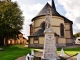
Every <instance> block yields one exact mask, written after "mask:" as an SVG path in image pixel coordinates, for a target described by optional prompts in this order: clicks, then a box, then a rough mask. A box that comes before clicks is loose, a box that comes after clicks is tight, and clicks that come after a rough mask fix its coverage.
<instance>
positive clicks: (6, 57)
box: [0, 45, 80, 60]
mask: <svg viewBox="0 0 80 60" xmlns="http://www.w3.org/2000/svg"><path fill="white" fill-rule="evenodd" d="M23 46H24V45H11V46H6V47H4V46H0V47H2V48H3V51H0V60H15V59H16V58H18V57H20V56H24V55H26V54H28V53H30V52H31V48H27V47H23ZM34 50H36V51H39V49H34ZM57 50H58V53H60V51H61V48H58V49H57ZM64 51H65V52H66V53H68V54H69V55H75V54H76V53H78V52H80V47H77V48H65V49H64Z"/></svg>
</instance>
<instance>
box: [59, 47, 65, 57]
mask: <svg viewBox="0 0 80 60" xmlns="http://www.w3.org/2000/svg"><path fill="white" fill-rule="evenodd" d="M64 54H65V53H64V50H63V48H62V49H61V54H60V56H62V57H64Z"/></svg>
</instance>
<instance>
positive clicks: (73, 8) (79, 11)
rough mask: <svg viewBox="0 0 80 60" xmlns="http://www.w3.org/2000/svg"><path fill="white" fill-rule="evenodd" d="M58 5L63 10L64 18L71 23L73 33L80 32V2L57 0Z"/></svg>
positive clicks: (75, 0)
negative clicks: (64, 12)
mask: <svg viewBox="0 0 80 60" xmlns="http://www.w3.org/2000/svg"><path fill="white" fill-rule="evenodd" d="M58 3H59V4H61V5H62V6H63V8H64V9H65V11H66V14H65V16H66V17H68V18H69V19H70V20H72V21H73V23H74V24H73V32H74V33H77V32H80V27H79V26H80V20H79V19H80V0H58ZM75 25H76V27H75Z"/></svg>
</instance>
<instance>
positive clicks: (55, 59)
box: [41, 58, 60, 60]
mask: <svg viewBox="0 0 80 60" xmlns="http://www.w3.org/2000/svg"><path fill="white" fill-rule="evenodd" d="M41 60H60V58H58V59H57V58H53V59H43V58H42V59H41Z"/></svg>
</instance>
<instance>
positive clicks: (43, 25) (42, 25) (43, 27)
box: [41, 22, 45, 30]
mask: <svg viewBox="0 0 80 60" xmlns="http://www.w3.org/2000/svg"><path fill="white" fill-rule="evenodd" d="M41 28H42V29H43V30H45V22H43V23H42V24H41Z"/></svg>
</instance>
